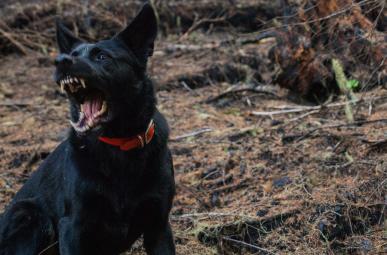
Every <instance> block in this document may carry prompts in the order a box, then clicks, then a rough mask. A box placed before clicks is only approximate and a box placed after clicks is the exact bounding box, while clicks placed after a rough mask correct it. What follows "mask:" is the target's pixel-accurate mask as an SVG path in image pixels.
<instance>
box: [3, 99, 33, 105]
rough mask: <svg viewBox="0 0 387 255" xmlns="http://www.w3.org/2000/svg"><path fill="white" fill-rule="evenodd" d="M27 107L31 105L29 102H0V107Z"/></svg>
mask: <svg viewBox="0 0 387 255" xmlns="http://www.w3.org/2000/svg"><path fill="white" fill-rule="evenodd" d="M27 105H32V103H31V102H24V101H10V100H8V101H5V102H0V106H27Z"/></svg>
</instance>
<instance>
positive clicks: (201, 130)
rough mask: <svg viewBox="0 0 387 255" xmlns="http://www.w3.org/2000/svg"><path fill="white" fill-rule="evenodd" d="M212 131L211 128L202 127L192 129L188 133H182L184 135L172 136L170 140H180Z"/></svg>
mask: <svg viewBox="0 0 387 255" xmlns="http://www.w3.org/2000/svg"><path fill="white" fill-rule="evenodd" d="M212 131H213V129H212V128H202V129H199V130H196V131H193V132H191V133H188V134H184V135H179V136H176V137H173V138H171V139H170V141H172V142H176V141H179V140H182V139H184V138H188V137H192V136H197V135H200V134H203V133H207V132H212Z"/></svg>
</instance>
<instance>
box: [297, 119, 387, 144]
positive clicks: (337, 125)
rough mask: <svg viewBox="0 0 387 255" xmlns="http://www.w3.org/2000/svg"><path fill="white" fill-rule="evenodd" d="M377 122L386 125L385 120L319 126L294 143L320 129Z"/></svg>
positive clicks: (386, 120)
mask: <svg viewBox="0 0 387 255" xmlns="http://www.w3.org/2000/svg"><path fill="white" fill-rule="evenodd" d="M377 122H386V123H387V119H376V120H362V121H355V122H352V123H344V124H332V125H326V126H321V127H317V128H314V129H312V130H310V131H309V132H307V133H306V134H304V135H301V136H300V137H299V138H298V139H296V140H295V141H296V142H299V141H301V140H303V139H305V138H306V137H308V136H310V135H311V134H313V133H314V132H316V131H318V130H321V129H326V128H339V127H350V126H358V125H364V124H371V123H377Z"/></svg>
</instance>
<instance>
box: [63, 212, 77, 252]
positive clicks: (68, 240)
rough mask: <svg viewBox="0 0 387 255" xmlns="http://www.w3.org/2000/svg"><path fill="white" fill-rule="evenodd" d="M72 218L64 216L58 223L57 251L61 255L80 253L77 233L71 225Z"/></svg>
mask: <svg viewBox="0 0 387 255" xmlns="http://www.w3.org/2000/svg"><path fill="white" fill-rule="evenodd" d="M73 225H74V224H73V222H72V219H71V218H69V217H64V218H62V219H60V221H59V223H58V230H59V251H60V254H61V255H81V251H80V245H79V240H80V238H79V235H78V234H77V233H76V232H77V231H76V228H74V226H73Z"/></svg>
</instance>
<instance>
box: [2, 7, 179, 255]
mask: <svg viewBox="0 0 387 255" xmlns="http://www.w3.org/2000/svg"><path fill="white" fill-rule="evenodd" d="M156 34H157V21H156V17H155V13H154V11H153V9H152V7H151V6H150V5H149V4H146V5H145V6H144V7H143V9H142V10H141V12H140V13H139V14H138V15H137V17H136V18H135V19H134V20H133V21H132V23H131V24H130V25H129V26H128V27H126V28H125V29H124V30H123V31H122V32H120V33H119V34H117V35H116V36H114V37H113V38H111V39H109V40H104V41H99V42H97V43H95V44H91V43H85V42H83V41H81V40H80V39H78V38H76V37H75V36H74V35H72V34H71V32H70V31H69V30H68V29H66V28H65V27H64V26H63V25H62V24H61V23H60V22H57V40H58V44H59V49H60V53H61V54H60V55H59V56H58V57H57V59H56V67H57V69H56V72H55V80H56V83H57V84H58V85H60V87H61V88H62V90H64V91H66V93H67V95H68V98H69V101H70V109H71V117H70V118H71V124H72V126H73V128H72V129H71V131H70V135H69V138H68V139H67V140H65V141H64V142H63V143H62V144H60V145H59V146H58V148H56V149H55V151H54V152H52V153H51V154H50V155H49V157H48V158H47V159H46V160H45V162H44V163H43V164H42V165H41V166H40V168H39V169H38V170H37V171H36V172H35V173H34V174H33V175H32V177H31V178H30V179H29V180H28V181H27V183H26V184H25V185H24V186H23V188H22V189H21V190H20V191H19V192H18V193H17V195H16V196H15V198H14V200H13V202H12V203H11V205H10V206H9V207H8V209H7V211H6V212H5V214H4V216H3V217H2V219H1V224H2V227H1V228H0V229H6V231H5V230H4V231H3V232H2V233H0V255H21V254H23V255H26V254H38V253H37V252H36V251H37V250H38V249H41V248H42V247H45V246H49V245H50V244H51V243H52V241H53V240H54V241H55V240H58V242H59V246H58V247H59V252H60V254H61V255H88V254H90V255H91V254H92V255H95V254H98V255H114V254H120V253H122V252H124V251H126V250H128V249H129V248H130V247H131V245H132V244H133V242H134V241H135V240H136V239H138V238H139V237H140V236H141V235H143V238H144V246H145V249H146V251H147V253H148V254H163V255H168V254H175V248H174V242H173V237H172V232H171V228H170V225H169V221H168V216H169V212H170V209H171V206H172V200H173V196H174V192H175V189H174V177H173V165H172V158H171V154H170V151H169V149H168V147H167V140H168V133H169V131H168V125H167V122H166V120H165V119H164V117H163V116H162V115H161V114H160V113H159V112H158V110H157V109H156V99H155V95H154V89H153V85H152V82H151V81H150V79H149V78H148V76H147V74H146V66H147V59H148V57H149V56H151V55H152V53H153V46H154V40H155V38H156ZM26 199H27V200H30V202H29V203H32V204H29V206H26V205H25V204H22V203H23V201H22V200H26ZM15 208H16V209H15ZM18 208H19V209H18ZM23 208H24V209H23ZM13 210H16V211H20V212H22V213H21V215H22V216H20V217H21V218H20V219H21V220H18V219H15V217H14V216H13V215H15V214H14V213H12V211H13ZM30 215H35V216H30ZM33 217H35V218H33ZM28 219H29V220H28ZM25 227H28V228H29V233H30V234H31V233H34V234H36V235H35V236H33V237H32V236H25V235H23V233H21V232H22V229H23V228H25ZM51 227H52V229H53V231H48V230H47V229H50V228H51ZM11 228H14V230H10V229H11ZM18 229H21V230H18ZM10 231H11V232H12V231H13V232H16V234H15V235H14V236H16V237H17V238H12V236H13V235H11V234H10ZM18 231H19V232H18ZM45 233H47V234H45ZM37 245H38V246H39V247H36V246H37ZM22 249H24V250H22ZM31 250H33V251H32V252H31Z"/></svg>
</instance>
